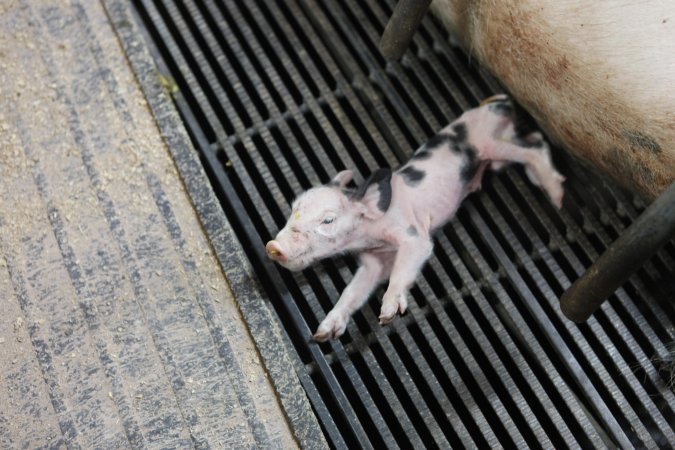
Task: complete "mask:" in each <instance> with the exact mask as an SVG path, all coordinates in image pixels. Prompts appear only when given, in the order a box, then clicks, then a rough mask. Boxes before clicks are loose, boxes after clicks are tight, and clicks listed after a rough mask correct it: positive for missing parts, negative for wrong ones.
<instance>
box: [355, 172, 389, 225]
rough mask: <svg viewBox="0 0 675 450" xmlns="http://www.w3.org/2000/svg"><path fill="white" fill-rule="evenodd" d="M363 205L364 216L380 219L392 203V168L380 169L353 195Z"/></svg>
mask: <svg viewBox="0 0 675 450" xmlns="http://www.w3.org/2000/svg"><path fill="white" fill-rule="evenodd" d="M352 198H353V199H354V200H356V201H359V202H360V203H361V204H362V205H363V206H364V208H363V213H364V216H365V217H366V218H368V219H371V220H375V219H379V218H380V217H382V216H383V215H384V213H386V212H387V210H388V209H389V205H390V204H391V170H390V169H378V170H376V171H375V172H373V174H372V175H370V177H368V179H367V180H366V181H365V182H364V183H363V185H362V186H360V187H359V188H358V189H357V190H356V192H355V193H354V195H353V197H352Z"/></svg>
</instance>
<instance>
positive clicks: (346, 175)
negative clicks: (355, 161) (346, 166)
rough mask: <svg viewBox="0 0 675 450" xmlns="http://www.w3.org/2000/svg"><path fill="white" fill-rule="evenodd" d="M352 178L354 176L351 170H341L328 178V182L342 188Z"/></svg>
mask: <svg viewBox="0 0 675 450" xmlns="http://www.w3.org/2000/svg"><path fill="white" fill-rule="evenodd" d="M352 178H354V173H353V172H352V171H351V170H343V171H342V172H338V174H337V175H335V177H333V179H332V180H330V184H332V185H335V186H339V187H341V188H343V187H345V186H347V184H349V182H350V181H352Z"/></svg>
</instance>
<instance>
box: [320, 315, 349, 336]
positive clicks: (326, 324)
mask: <svg viewBox="0 0 675 450" xmlns="http://www.w3.org/2000/svg"><path fill="white" fill-rule="evenodd" d="M347 320H348V318H347V317H344V316H343V315H342V314H340V313H337V312H335V310H332V311H331V312H329V313H328V315H327V316H326V318H325V319H324V320H323V322H321V324H319V328H318V329H317V330H316V333H314V340H315V341H316V342H326V341H330V340H331V339H337V338H339V337H340V336H342V335H343V334H344V332H345V329H346V328H347Z"/></svg>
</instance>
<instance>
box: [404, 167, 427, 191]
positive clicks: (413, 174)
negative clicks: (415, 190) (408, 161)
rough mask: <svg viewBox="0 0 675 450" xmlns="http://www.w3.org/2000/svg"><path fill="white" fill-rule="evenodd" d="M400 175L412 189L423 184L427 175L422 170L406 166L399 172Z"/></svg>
mask: <svg viewBox="0 0 675 450" xmlns="http://www.w3.org/2000/svg"><path fill="white" fill-rule="evenodd" d="M398 174H399V175H401V176H402V177H403V181H404V182H405V184H407V185H408V186H410V187H415V186H417V185H418V184H420V183H421V182H422V180H423V179H424V177H425V176H426V173H425V172H424V171H422V170H419V169H416V168H415V167H413V166H406V167H404V168H403V169H401V170H399V171H398Z"/></svg>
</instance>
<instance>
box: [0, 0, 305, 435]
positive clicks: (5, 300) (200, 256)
mask: <svg viewBox="0 0 675 450" xmlns="http://www.w3.org/2000/svg"><path fill="white" fill-rule="evenodd" d="M0 302H1V306H0V311H1V313H0V447H2V448H20V447H23V448H37V447H49V448H60V447H69V448H77V447H81V448H129V447H150V448H157V447H163V448H176V447H190V446H196V447H214V448H250V447H258V448H261V447H262V448H270V447H279V448H292V447H294V446H296V445H297V443H296V440H295V438H294V436H293V433H292V431H291V429H290V427H289V425H288V421H287V419H286V416H285V414H284V412H283V410H282V408H281V407H280V403H279V400H278V396H277V394H276V393H275V391H274V389H273V387H272V385H271V383H270V382H269V381H268V378H267V376H266V372H265V369H264V367H263V365H262V364H261V361H260V357H259V354H258V352H257V351H256V348H255V346H254V343H253V341H252V339H251V337H250V335H249V333H248V331H247V329H246V325H245V324H244V322H243V320H242V317H241V314H240V312H239V309H238V307H237V303H236V302H235V300H234V299H233V296H232V293H231V290H230V285H229V284H228V280H227V277H226V276H225V275H224V271H223V269H222V268H221V267H220V266H219V264H218V262H217V260H216V258H215V257H214V254H213V250H212V247H211V245H210V242H209V241H208V240H207V238H206V236H205V234H204V231H203V228H202V226H201V224H200V222H199V219H198V217H197V215H196V213H195V208H194V207H193V205H192V203H191V200H190V198H189V196H188V195H187V193H186V189H185V186H184V184H183V182H182V181H181V179H180V177H179V175H178V173H177V171H176V168H175V164H174V161H173V160H172V157H171V154H170V152H169V149H168V147H167V144H166V142H165V140H164V139H163V137H162V136H161V135H160V132H159V129H158V127H157V124H156V122H155V119H154V116H153V115H152V113H151V111H150V109H149V107H148V104H147V102H146V99H145V98H144V96H143V94H142V92H141V89H140V86H139V84H138V82H137V80H136V78H135V76H134V74H133V72H132V70H131V69H130V66H129V62H128V60H127V59H126V57H125V54H124V52H123V50H122V47H121V45H120V41H119V40H118V37H117V35H116V34H115V32H114V30H113V28H112V27H111V25H110V21H109V17H108V16H107V14H106V10H105V9H104V7H103V5H102V4H101V2H99V1H85V0H81V1H79V2H78V1H72V2H69V1H59V2H53V1H48V0H32V1H30V2H25V1H4V2H2V3H0Z"/></svg>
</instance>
